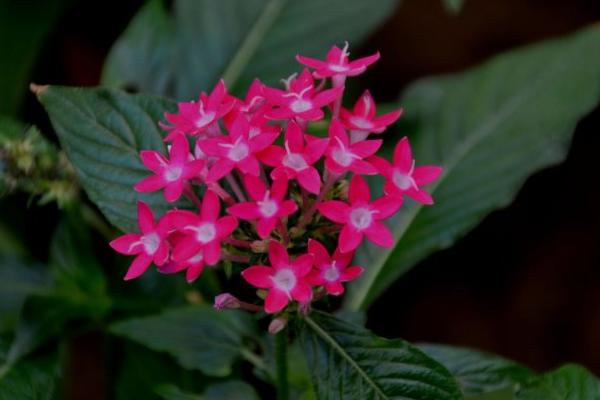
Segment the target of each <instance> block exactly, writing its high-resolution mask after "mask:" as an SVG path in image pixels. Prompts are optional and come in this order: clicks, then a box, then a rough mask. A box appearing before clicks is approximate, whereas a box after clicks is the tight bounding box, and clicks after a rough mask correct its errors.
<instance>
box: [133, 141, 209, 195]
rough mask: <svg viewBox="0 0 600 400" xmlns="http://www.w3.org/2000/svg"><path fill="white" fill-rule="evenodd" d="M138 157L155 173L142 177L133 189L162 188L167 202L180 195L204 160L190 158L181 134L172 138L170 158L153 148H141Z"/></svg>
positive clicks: (201, 167)
mask: <svg viewBox="0 0 600 400" xmlns="http://www.w3.org/2000/svg"><path fill="white" fill-rule="evenodd" d="M140 157H141V159H142V163H143V164H144V165H145V166H146V167H147V168H148V169H149V170H151V171H152V172H154V174H155V175H152V176H149V177H147V178H144V179H142V180H141V181H139V182H138V183H137V184H136V185H135V186H134V189H135V190H136V191H138V192H154V191H156V190H160V189H163V188H164V189H165V192H164V196H165V199H166V200H167V201H168V202H169V203H172V202H174V201H176V200H177V199H179V197H181V193H183V190H184V188H185V185H186V184H187V182H188V181H189V180H190V179H192V178H194V177H197V176H198V175H199V174H200V172H201V171H202V169H203V168H204V165H205V162H204V160H200V159H196V160H194V159H191V160H190V150H189V146H188V142H187V139H186V137H185V136H183V135H177V137H175V138H174V139H173V144H172V145H171V148H170V149H169V158H170V160H167V158H166V157H165V156H163V155H162V154H161V153H159V152H158V151H153V150H142V151H141V152H140Z"/></svg>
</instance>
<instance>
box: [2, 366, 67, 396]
mask: <svg viewBox="0 0 600 400" xmlns="http://www.w3.org/2000/svg"><path fill="white" fill-rule="evenodd" d="M56 376H57V365H56V361H55V360H47V359H41V360H35V361H23V362H19V363H18V364H17V365H15V366H14V367H13V368H11V369H10V370H4V372H2V368H1V367H0V400H15V399H19V400H50V399H52V396H53V393H54V388H55V381H56Z"/></svg>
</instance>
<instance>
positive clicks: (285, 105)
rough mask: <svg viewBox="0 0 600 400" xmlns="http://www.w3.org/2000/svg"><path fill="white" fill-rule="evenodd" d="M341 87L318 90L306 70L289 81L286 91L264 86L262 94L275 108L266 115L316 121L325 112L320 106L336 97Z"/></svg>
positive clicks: (340, 93)
mask: <svg viewBox="0 0 600 400" xmlns="http://www.w3.org/2000/svg"><path fill="white" fill-rule="evenodd" d="M343 91H344V88H343V87H335V88H332V89H326V90H323V91H320V92H318V91H317V90H316V88H315V86H314V80H313V77H312V75H311V74H310V72H309V71H308V70H306V69H305V70H304V71H302V73H301V74H300V75H299V76H298V77H297V78H294V79H292V80H291V81H290V83H289V88H288V90H287V91H283V90H281V89H275V88H265V89H264V94H265V97H266V98H267V100H268V101H269V102H271V103H272V104H274V105H275V106H277V108H275V109H273V110H271V111H269V112H268V113H267V117H268V118H271V119H289V118H293V117H296V118H301V119H302V120H305V121H318V120H321V119H323V117H324V116H325V113H324V112H323V110H322V108H323V107H325V106H326V105H328V104H330V103H332V102H334V101H335V100H336V99H338V98H339V97H340V96H341V95H342V92H343Z"/></svg>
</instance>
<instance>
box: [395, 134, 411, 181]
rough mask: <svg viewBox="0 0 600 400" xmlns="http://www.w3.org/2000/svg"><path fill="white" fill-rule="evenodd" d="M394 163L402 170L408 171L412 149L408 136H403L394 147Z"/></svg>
mask: <svg viewBox="0 0 600 400" xmlns="http://www.w3.org/2000/svg"><path fill="white" fill-rule="evenodd" d="M393 159H394V165H395V166H396V167H398V169H399V170H400V171H402V172H405V173H406V172H408V171H410V168H411V167H412V163H413V156H412V150H411V148H410V143H409V142H408V138H407V137H406V136H405V137H403V138H402V139H400V141H399V142H398V144H397V145H396V147H395V148H394V157H393Z"/></svg>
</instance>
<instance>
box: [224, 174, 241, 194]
mask: <svg viewBox="0 0 600 400" xmlns="http://www.w3.org/2000/svg"><path fill="white" fill-rule="evenodd" d="M225 179H226V180H227V183H229V186H230V187H231V190H233V193H234V194H235V196H236V197H237V199H238V200H239V201H246V196H244V192H242V189H241V188H240V185H238V183H237V181H236V180H235V177H234V176H233V175H232V174H229V175H227V176H225Z"/></svg>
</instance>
